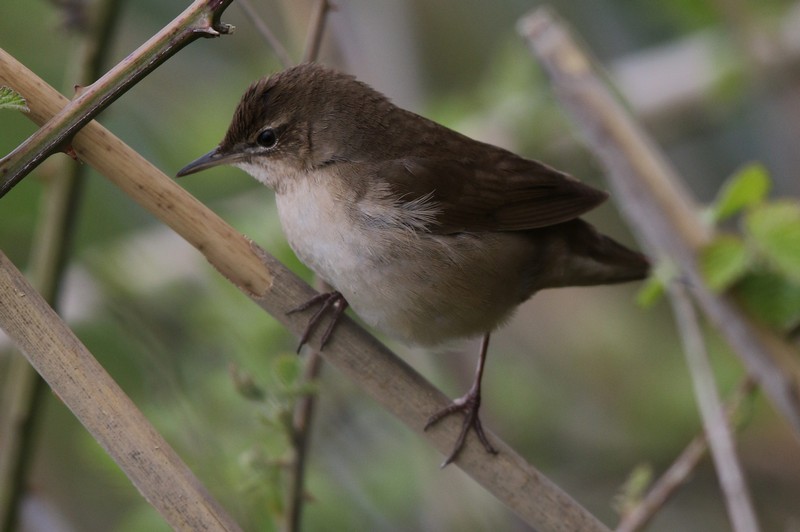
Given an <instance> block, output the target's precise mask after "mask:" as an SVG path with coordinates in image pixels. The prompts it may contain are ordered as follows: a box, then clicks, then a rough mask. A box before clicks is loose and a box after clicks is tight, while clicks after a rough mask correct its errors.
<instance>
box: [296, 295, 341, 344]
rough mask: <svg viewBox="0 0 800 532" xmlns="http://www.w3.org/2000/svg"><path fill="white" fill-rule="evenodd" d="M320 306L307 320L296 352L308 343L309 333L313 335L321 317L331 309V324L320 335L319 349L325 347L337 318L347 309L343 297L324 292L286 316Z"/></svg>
mask: <svg viewBox="0 0 800 532" xmlns="http://www.w3.org/2000/svg"><path fill="white" fill-rule="evenodd" d="M315 305H320V308H319V310H317V312H315V313H314V315H313V316H311V319H310V320H308V325H306V330H305V331H303V335H302V336H301V337H300V344H299V345H298V346H297V352H298V353H299V352H300V349H302V347H303V345H305V343H306V342H308V339H309V337H310V336H311V333H313V332H314V331H315V330H316V328H317V325H319V322H320V321H321V320H322V316H323V315H324V314H325V312H326V311H327V310H328V309H329V308H331V307H333V316H331V322H330V324H329V325H328V328H327V329H325V334H323V335H322V340H321V341H320V346H319V347H320V349H323V348H324V347H325V344H327V343H328V340H330V338H331V335H332V334H333V330H334V329H335V328H336V324H337V323H338V322H339V318H341V317H342V314H343V313H344V311H345V310H346V309H347V300H346V299H345V298H344V296H343V295H342V294H341V293H340V292H337V291H334V292H325V293H322V294H317V295H315V296H314V297H312V298H311V299H309V300H308V301H306V302H305V303H303V304H301V305H299V306H297V307H295V308H293V309H292V310H290V311H288V312H287V313H286V314H294V313H295V312H303V311H304V310H308V309H309V308H311V307H313V306H315Z"/></svg>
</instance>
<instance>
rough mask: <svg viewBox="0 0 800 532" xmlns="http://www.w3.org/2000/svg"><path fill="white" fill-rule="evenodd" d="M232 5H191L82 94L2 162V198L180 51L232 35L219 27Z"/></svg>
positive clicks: (225, 1) (206, 1)
mask: <svg viewBox="0 0 800 532" xmlns="http://www.w3.org/2000/svg"><path fill="white" fill-rule="evenodd" d="M232 1H233V0H195V2H193V3H192V5H190V6H189V7H188V8H187V9H186V10H185V11H184V12H183V13H181V14H180V15H178V17H177V18H175V20H173V21H172V22H171V23H170V24H168V25H167V26H165V27H164V28H163V29H162V30H161V31H159V32H158V33H157V34H155V35H154V36H153V37H151V38H150V39H149V40H148V41H147V42H146V43H144V44H143V45H142V46H140V47H139V48H138V49H137V50H136V51H135V52H133V53H132V54H131V55H129V56H128V57H127V58H125V59H124V60H122V61H121V62H119V63H118V64H117V65H116V66H115V67H114V68H112V69H111V70H109V71H108V72H107V73H106V74H105V75H104V76H103V77H101V78H100V79H99V80H97V81H96V82H95V83H93V84H92V85H90V86H89V87H86V88H85V89H83V90H82V91H80V93H79V94H78V95H77V96H76V97H75V99H74V100H72V101H71V102H70V103H69V104H68V105H66V106H65V107H64V108H63V109H62V110H61V111H60V112H59V113H58V114H57V115H56V116H54V117H53V118H52V119H51V120H50V121H49V122H47V123H46V124H45V125H43V126H42V127H41V128H39V130H38V131H36V132H35V133H34V134H33V135H31V136H30V137H29V138H28V139H27V140H26V141H25V142H23V143H22V144H20V145H19V146H17V148H16V149H15V150H14V151H12V152H11V153H10V154H9V155H7V156H6V157H4V158H3V159H2V160H1V161H0V179H2V182H0V198H1V197H2V196H4V195H5V194H6V193H7V192H8V191H9V190H11V189H12V188H13V187H14V186H15V185H16V184H17V183H19V182H20V181H22V179H24V177H25V176H26V175H28V174H29V173H30V172H31V171H32V170H33V169H34V168H36V166H38V165H39V164H40V163H41V162H42V161H44V160H45V159H46V158H47V157H48V156H50V155H51V154H53V153H55V152H56V151H58V150H60V149H64V148H65V147H67V145H68V144H69V141H70V139H71V138H72V136H73V135H75V133H77V132H78V130H80V128H81V127H83V126H84V125H86V124H87V123H88V122H89V121H91V120H92V119H93V118H94V117H95V116H97V114H98V113H100V111H102V110H103V109H105V108H106V107H108V106H109V105H110V104H111V103H112V102H114V101H115V100H116V99H117V98H119V97H120V96H121V95H122V94H124V93H125V92H126V91H127V90H129V89H130V88H131V87H133V85H135V84H136V83H137V82H139V81H140V80H141V79H142V78H144V77H145V76H146V75H147V74H149V73H150V72H152V71H153V70H154V69H155V68H156V67H158V66H159V65H160V64H162V63H163V62H164V61H166V60H167V59H169V58H170V57H171V56H172V55H174V54H175V53H177V52H178V51H179V50H180V49H181V48H183V47H184V46H186V45H187V44H189V43H190V42H192V41H194V40H195V39H197V38H199V37H217V36H219V35H221V34H226V33H230V32H231V31H233V28H232V26H229V25H227V24H222V23H221V22H220V21H219V17H220V16H221V15H222V12H223V11H224V10H225V8H227V7H228V5H229V4H230V3H231V2H232Z"/></svg>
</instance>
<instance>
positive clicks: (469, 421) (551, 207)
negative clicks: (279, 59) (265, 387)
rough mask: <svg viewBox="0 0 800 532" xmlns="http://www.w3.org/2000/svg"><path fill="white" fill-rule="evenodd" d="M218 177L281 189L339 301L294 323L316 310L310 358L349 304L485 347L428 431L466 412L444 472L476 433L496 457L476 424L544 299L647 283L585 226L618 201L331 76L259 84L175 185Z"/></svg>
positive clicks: (426, 336)
mask: <svg viewBox="0 0 800 532" xmlns="http://www.w3.org/2000/svg"><path fill="white" fill-rule="evenodd" d="M218 165H232V166H235V167H238V168H240V169H242V170H244V171H245V172H247V173H248V174H250V175H251V176H253V177H254V178H255V179H256V180H258V181H259V182H261V183H262V184H264V185H266V186H267V187H269V188H270V189H272V190H273V191H274V193H275V201H276V206H277V212H278V217H279V219H280V223H281V226H282V229H283V232H284V234H285V236H286V239H287V241H288V243H289V245H290V246H291V248H292V250H293V251H294V253H295V254H296V255H297V257H298V258H299V259H300V260H301V261H302V262H303V263H304V264H306V265H307V266H308V267H309V268H310V269H311V270H313V271H314V272H315V273H316V274H317V275H318V276H319V277H320V278H321V279H322V280H324V281H325V282H327V283H328V284H329V285H330V286H331V287H332V288H333V290H332V291H331V292H327V293H323V294H319V295H317V296H315V297H314V298H312V299H311V300H309V301H307V302H305V303H303V304H300V305H298V306H296V307H294V308H292V309H288V310H287V312H290V313H291V312H304V311H306V310H308V309H311V308H313V307H317V310H316V313H315V314H314V315H313V316H312V317H311V318H310V320H309V324H308V327H307V328H306V330H305V333H304V334H303V335H302V337H301V339H300V346H302V345H303V344H304V343H305V342H306V341H307V340H308V339H309V336H310V335H311V334H312V332H313V331H314V330H315V329H316V328H317V326H318V325H319V323H320V322H321V320H322V319H323V318H324V316H325V315H328V314H329V313H330V314H331V316H330V320H331V321H330V323H329V325H328V327H327V329H326V331H325V332H324V334H323V336H322V341H321V344H322V349H323V350H324V348H325V346H326V345H327V342H328V341H329V339H330V338H331V336H332V335H333V334H335V332H334V329H335V325H336V323H337V320H338V318H339V316H340V315H341V314H342V313H343V312H344V311H345V309H346V308H347V307H348V306H349V307H350V308H352V309H353V311H354V312H355V313H356V314H357V315H358V316H359V317H360V318H361V319H362V320H363V321H364V322H365V323H366V324H368V325H369V326H371V327H374V328H376V329H377V330H379V331H382V332H384V333H386V334H387V335H389V336H391V337H394V338H396V339H399V340H401V341H403V342H405V343H408V344H411V345H417V346H436V345H440V344H443V343H448V342H451V341H453V340H458V339H464V338H471V337H481V338H482V341H481V347H480V352H479V354H478V364H477V368H476V371H475V375H474V379H473V382H472V385H471V387H470V389H469V390H468V391H467V392H466V393H465V394H464V395H463V396H461V397H459V398H458V399H455V400H454V401H453V402H452V403H451V404H450V405H449V406H447V407H446V408H444V409H442V410H440V411H438V412H434V413H432V414H431V416H430V417H429V418H428V420H427V423H426V425H425V429H426V430H427V429H428V428H430V427H431V426H433V425H434V424H436V423H437V422H439V421H440V420H441V419H443V418H445V417H448V416H450V415H453V414H456V413H462V414H463V422H462V425H461V431H460V433H459V436H458V439H457V440H456V442H455V444H454V446H453V448H452V451H451V452H450V454H449V455H448V456H447V457H446V459H445V461H444V463H443V464H442V466H445V465H447V464H449V463H452V462H453V461H455V460H456V459H457V457H458V455H459V453H460V452H461V450H462V448H463V446H464V444H465V441H466V438H467V435H468V434H469V432H470V430H471V429H472V430H474V431H475V433H476V435H477V437H478V439H479V440H480V442H481V443H482V445H483V447H484V448H485V449H486V451H487V452H489V453H492V454H495V453H496V452H497V451H496V449H495V448H494V446H493V445H492V444H491V442H490V441H489V440H488V438H487V437H486V434H485V432H484V430H483V427H482V424H481V421H480V417H479V415H478V414H479V410H480V406H481V382H482V377H483V372H484V367H485V362H486V358H487V351H488V345H489V338H490V335H491V334H492V332H493V331H495V330H496V329H497V328H498V327H500V326H501V325H502V324H504V323H505V322H507V321H508V320H509V318H510V317H511V315H512V314H513V313H514V310H515V309H516V308H517V307H518V306H519V305H520V304H521V303H523V302H525V301H526V300H528V299H529V298H531V296H533V295H534V294H535V293H536V292H538V291H540V290H543V289H546V288H558V287H566V286H592V285H604V284H614V283H622V282H627V281H634V280H639V279H642V278H644V277H646V276H647V274H648V272H649V268H650V263H649V261H648V259H647V257H645V256H644V255H643V254H642V253H640V252H638V251H634V250H632V249H629V248H627V247H625V246H624V245H622V244H620V243H618V242H616V241H615V240H613V239H612V238H610V237H608V236H605V235H603V234H601V233H600V232H599V231H598V230H597V229H596V228H595V227H593V226H592V225H591V224H589V223H588V222H586V221H585V220H583V219H581V218H580V216H582V215H583V214H585V213H587V212H588V211H590V210H592V209H594V208H595V207H597V206H598V205H600V204H601V203H602V202H604V201H605V200H606V199H607V198H608V194H607V193H606V192H604V191H601V190H599V189H596V188H594V187H591V186H589V185H587V184H585V183H582V182H581V181H579V180H578V179H576V178H574V177H572V176H571V175H569V174H567V173H564V172H561V171H559V170H556V169H554V168H552V167H550V166H548V165H546V164H544V163H541V162H538V161H535V160H532V159H527V158H524V157H521V156H519V155H516V154H514V153H512V152H510V151H508V150H505V149H503V148H500V147H497V146H493V145H491V144H487V143H483V142H480V141H477V140H474V139H472V138H469V137H467V136H465V135H462V134H460V133H458V132H456V131H453V130H451V129H449V128H447V127H445V126H443V125H441V124H438V123H436V122H434V121H432V120H429V119H427V118H425V117H423V116H420V115H418V114H415V113H413V112H410V111H408V110H405V109H402V108H400V107H398V106H396V105H395V104H394V103H392V102H391V101H390V100H389V99H388V98H387V97H386V96H385V95H383V94H382V93H380V92H378V91H377V90H375V89H373V88H371V87H370V86H368V85H367V84H365V83H363V82H361V81H359V80H357V79H356V78H355V77H353V76H351V75H348V74H345V73H342V72H339V71H337V70H335V69H332V68H328V67H325V66H322V65H320V64H318V63H302V64H299V65H297V66H294V67H291V68H288V69H286V70H283V71H280V72H277V73H275V74H272V75H269V76H266V77H264V78H262V79H259V80H257V81H256V82H254V83H253V84H252V85H251V86H250V87H249V88H248V89H247V90H246V91H245V93H244V95H243V96H242V98H241V100H240V102H239V104H238V106H237V107H236V110H235V111H234V114H233V118H232V120H231V123H230V125H229V127H228V129H227V132H226V133H225V135H224V137H223V139H222V141H221V142H220V143H219V145H218V146H217V147H216V148H214V149H213V150H212V151H210V152H209V153H207V154H206V155H203V156H202V157H200V158H198V159H197V160H195V161H193V162H191V163H189V164H188V165H186V166H185V167H184V168H183V169H181V170H180V171H179V172H178V173H177V176H178V177H181V176H185V175H189V174H193V173H195V172H199V171H201V170H204V169H207V168H211V167H214V166H218Z"/></svg>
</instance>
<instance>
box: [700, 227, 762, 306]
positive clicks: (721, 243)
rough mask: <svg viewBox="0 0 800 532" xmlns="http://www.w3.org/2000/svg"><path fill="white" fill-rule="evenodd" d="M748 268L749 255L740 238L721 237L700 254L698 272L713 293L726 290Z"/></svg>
mask: <svg viewBox="0 0 800 532" xmlns="http://www.w3.org/2000/svg"><path fill="white" fill-rule="evenodd" d="M749 266H750V253H748V251H747V248H746V246H745V244H744V242H743V241H742V239H741V238H739V237H737V236H733V235H722V236H719V237H717V238H716V239H714V241H713V242H711V243H710V244H709V245H708V246H706V247H705V248H704V249H703V250H702V251H701V252H700V271H701V273H702V274H703V278H704V279H705V280H706V283H707V284H708V287H709V288H711V289H712V290H714V291H715V292H722V291H724V290H727V289H728V288H729V287H730V286H731V285H733V283H735V282H736V281H738V280H739V279H741V278H742V277H743V276H744V274H745V273H747V269H748V267H749Z"/></svg>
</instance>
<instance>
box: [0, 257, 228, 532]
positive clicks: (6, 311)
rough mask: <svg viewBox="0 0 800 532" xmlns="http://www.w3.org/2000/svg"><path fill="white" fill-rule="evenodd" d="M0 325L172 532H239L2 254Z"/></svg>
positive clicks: (95, 361)
mask: <svg viewBox="0 0 800 532" xmlns="http://www.w3.org/2000/svg"><path fill="white" fill-rule="evenodd" d="M0 294H2V296H3V298H2V300H0V325H2V328H3V329H4V330H5V331H6V332H7V333H8V336H9V337H10V338H11V339H12V340H13V341H14V343H16V344H17V346H18V347H19V348H20V349H21V350H22V351H23V352H24V353H25V355H26V356H27V357H28V361H29V362H30V363H31V365H32V366H33V367H35V368H36V371H38V372H39V374H40V375H42V377H43V378H44V379H45V380H46V381H47V382H48V384H50V387H51V389H52V390H53V392H54V393H56V394H57V395H58V397H59V399H61V400H62V401H63V402H64V404H65V405H67V406H68V407H69V408H70V410H72V412H73V413H74V414H75V416H76V417H77V418H78V419H79V420H80V422H81V423H82V424H83V425H84V426H85V427H86V429H87V430H88V431H89V432H90V433H91V434H92V436H93V437H94V439H95V440H97V442H98V443H99V444H100V445H101V446H102V447H103V448H104V449H105V450H106V452H107V453H109V455H110V456H111V457H112V458H113V459H114V460H115V461H116V462H117V464H119V466H120V467H121V468H122V470H123V471H125V474H126V475H128V478H130V479H131V481H132V482H133V484H134V485H135V486H136V487H137V488H138V489H139V490H140V492H141V493H142V495H143V496H144V497H145V498H146V499H147V500H148V502H149V503H150V504H152V505H153V507H154V508H155V509H156V510H158V512H159V513H160V514H161V515H162V516H163V517H164V519H165V520H166V521H167V523H169V525H170V526H172V527H173V528H174V529H175V530H224V531H231V532H236V531H239V530H241V529H240V528H239V526H238V525H237V524H236V522H235V521H233V519H231V518H230V517H229V516H228V515H227V514H226V513H225V510H223V509H222V507H221V506H219V504H218V503H217V502H216V501H215V500H214V499H213V498H212V497H211V496H210V495H209V494H208V492H207V491H206V489H205V488H204V487H203V485H202V484H200V482H199V481H198V480H197V478H196V477H195V476H194V475H193V474H192V472H191V471H190V470H189V468H188V467H186V464H184V463H183V462H182V461H181V459H180V457H179V456H178V455H177V454H176V453H175V451H174V450H173V449H172V448H171V447H170V446H169V444H168V443H167V442H166V441H165V440H164V439H163V438H162V437H161V436H160V435H159V434H158V432H156V430H155V429H154V428H153V426H152V425H150V423H149V422H148V421H147V419H146V418H145V417H144V415H143V414H142V413H141V412H140V411H139V410H138V409H137V408H136V405H134V404H133V402H131V400H130V399H129V398H128V396H127V395H125V392H123V391H122V390H121V389H120V387H119V386H118V385H117V383H116V382H114V380H113V379H112V378H111V376H110V375H109V374H108V373H106V371H105V370H104V369H103V367H102V366H101V365H100V364H99V363H98V362H97V360H95V359H94V357H92V354H91V353H89V351H88V350H87V349H86V347H84V345H83V344H81V342H80V341H79V340H78V339H77V338H76V337H75V335H74V334H73V333H72V331H70V330H69V328H68V327H67V325H66V324H65V323H64V322H63V321H61V319H60V318H59V317H58V315H57V314H56V313H55V311H54V310H53V309H52V308H50V306H48V304H47V302H46V301H45V300H44V299H43V298H42V296H40V295H39V293H38V292H36V290H34V288H33V287H32V286H31V285H30V283H28V282H27V281H26V280H25V277H24V276H23V275H22V274H21V273H20V272H19V270H17V269H16V268H15V267H14V265H13V264H12V263H11V261H9V260H8V258H7V257H6V256H5V255H4V254H3V253H0Z"/></svg>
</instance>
